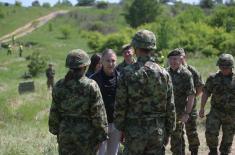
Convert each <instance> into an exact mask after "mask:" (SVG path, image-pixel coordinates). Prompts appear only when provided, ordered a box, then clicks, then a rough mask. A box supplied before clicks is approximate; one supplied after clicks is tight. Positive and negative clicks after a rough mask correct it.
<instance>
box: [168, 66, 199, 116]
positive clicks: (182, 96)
mask: <svg viewBox="0 0 235 155" xmlns="http://www.w3.org/2000/svg"><path fill="white" fill-rule="evenodd" d="M167 70H168V72H169V73H170V76H171V79H172V83H173V88H174V99H175V107H176V113H177V115H181V114H182V113H183V112H185V108H186V105H187V97H188V96H189V95H193V94H195V89H194V85H193V77H192V74H191V73H190V71H189V70H188V69H186V68H185V67H183V66H181V67H179V68H178V69H177V70H176V71H173V70H172V69H171V68H170V67H169V68H168V69H167Z"/></svg>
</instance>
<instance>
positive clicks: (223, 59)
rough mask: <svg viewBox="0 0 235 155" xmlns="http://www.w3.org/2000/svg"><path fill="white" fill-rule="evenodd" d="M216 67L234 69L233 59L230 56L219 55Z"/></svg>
mask: <svg viewBox="0 0 235 155" xmlns="http://www.w3.org/2000/svg"><path fill="white" fill-rule="evenodd" d="M216 65H217V66H220V67H225V68H234V58H233V56H232V55H231V54H221V55H220V57H219V59H218V61H217V64H216Z"/></svg>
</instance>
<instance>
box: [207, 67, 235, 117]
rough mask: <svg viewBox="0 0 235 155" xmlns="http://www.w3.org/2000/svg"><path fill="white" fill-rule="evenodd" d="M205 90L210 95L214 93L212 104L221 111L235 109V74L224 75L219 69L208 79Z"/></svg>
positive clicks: (232, 110)
mask: <svg viewBox="0 0 235 155" xmlns="http://www.w3.org/2000/svg"><path fill="white" fill-rule="evenodd" d="M203 92H204V93H206V94H207V95H208V96H210V95H211V94H212V98H211V105H212V107H213V108H216V109H217V110H219V111H221V112H227V113H229V112H232V113H234V111H235V74H234V72H233V73H232V75H230V76H223V74H222V73H221V72H220V71H218V72H217V73H215V74H212V75H210V76H209V77H208V79H207V80H206V84H205V87H204V89H203Z"/></svg>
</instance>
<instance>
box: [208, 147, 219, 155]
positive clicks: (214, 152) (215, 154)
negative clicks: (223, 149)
mask: <svg viewBox="0 0 235 155" xmlns="http://www.w3.org/2000/svg"><path fill="white" fill-rule="evenodd" d="M208 155H218V152H217V148H210V152H209V154H208Z"/></svg>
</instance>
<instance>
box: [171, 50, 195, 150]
mask: <svg viewBox="0 0 235 155" xmlns="http://www.w3.org/2000/svg"><path fill="white" fill-rule="evenodd" d="M167 57H168V59H169V65H170V67H169V68H168V72H169V73H170V75H171V78H172V83H173V88H174V99H175V107H176V115H177V118H176V119H177V120H176V121H177V123H176V129H175V131H173V133H172V135H171V151H172V153H173V155H185V141H184V124H185V123H186V122H187V121H188V119H189V115H190V113H191V110H192V107H193V104H194V96H195V90H194V84H193V77H192V74H191V73H190V71H189V70H188V69H186V68H185V67H184V66H183V65H182V56H181V51H180V50H179V49H174V50H173V51H171V52H170V53H169V54H168V56H167Z"/></svg>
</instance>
